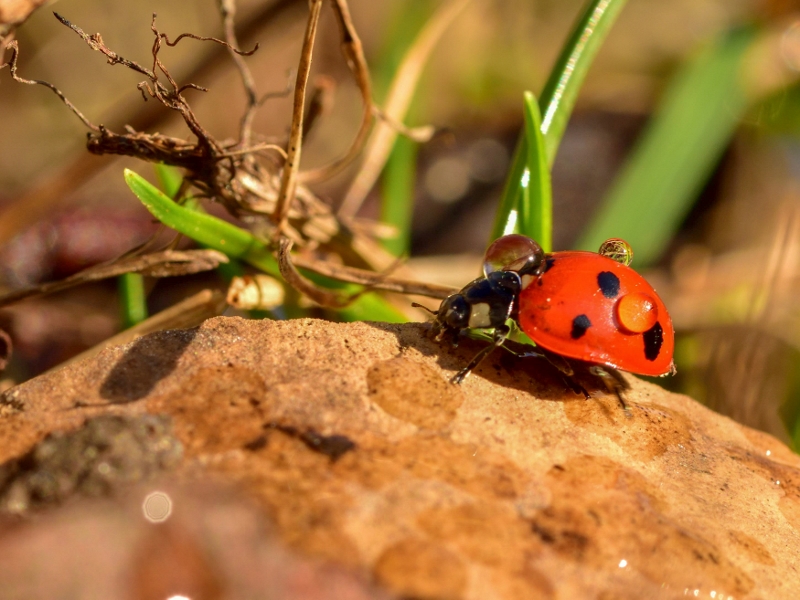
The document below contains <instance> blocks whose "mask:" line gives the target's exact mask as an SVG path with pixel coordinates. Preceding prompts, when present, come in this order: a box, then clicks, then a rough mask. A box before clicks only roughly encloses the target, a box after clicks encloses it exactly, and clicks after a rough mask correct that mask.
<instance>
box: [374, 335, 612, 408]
mask: <svg viewBox="0 0 800 600" xmlns="http://www.w3.org/2000/svg"><path fill="white" fill-rule="evenodd" d="M368 324H369V325H371V326H373V327H375V328H376V329H380V330H382V331H387V332H390V333H392V334H393V335H395V336H396V337H397V340H398V342H399V343H400V345H401V346H403V347H406V348H414V349H415V350H417V351H419V352H420V353H422V354H423V355H424V356H435V357H436V362H437V363H438V365H439V367H441V368H442V369H443V370H445V371H448V372H452V373H451V375H455V373H457V372H458V371H459V370H460V369H462V368H463V367H464V366H466V365H467V364H469V361H470V360H471V359H472V358H473V357H474V356H475V355H476V354H477V353H478V352H479V351H480V350H481V349H482V348H485V347H486V344H487V342H484V341H481V340H475V339H471V338H469V337H467V336H466V335H462V336H460V337H459V343H458V346H457V347H454V346H452V345H451V344H449V343H447V342H441V343H440V342H436V341H435V340H433V339H432V338H431V335H430V325H429V324H427V323H419V324H415V325H416V326H412V325H411V324H404V325H402V326H399V325H395V324H390V323H375V322H370V323H368ZM532 350H533V347H531V346H527V345H523V344H519V343H516V342H511V341H509V342H506V345H505V347H504V348H498V349H497V350H495V351H494V352H492V353H491V354H489V356H487V357H486V359H485V360H484V361H483V362H481V364H480V365H479V366H478V368H477V369H475V370H474V371H473V372H472V373H471V374H470V377H481V378H484V379H487V380H488V381H491V382H492V383H495V384H498V385H502V386H503V387H506V388H511V389H518V390H521V391H525V392H530V393H532V394H534V395H536V396H537V397H538V398H540V399H542V400H550V401H556V402H565V401H566V402H569V401H574V400H583V399H584V396H583V395H582V393H581V392H580V391H578V390H577V389H576V384H577V385H578V387H582V388H584V389H585V390H586V391H587V392H588V393H590V394H594V393H597V392H599V393H601V394H605V393H607V390H606V388H605V386H604V385H603V382H602V380H600V379H599V378H598V377H596V376H594V375H591V374H590V373H589V372H588V369H587V368H586V365H584V364H583V363H581V362H580V361H571V362H570V364H571V366H572V367H573V368H575V371H576V373H575V375H574V376H573V377H572V378H568V377H565V376H564V375H563V374H562V373H561V372H560V371H559V370H558V369H557V368H556V367H555V366H554V365H553V364H551V363H550V362H548V360H547V359H545V358H544V357H541V356H526V355H525V354H526V353H530V352H531V351H532Z"/></svg>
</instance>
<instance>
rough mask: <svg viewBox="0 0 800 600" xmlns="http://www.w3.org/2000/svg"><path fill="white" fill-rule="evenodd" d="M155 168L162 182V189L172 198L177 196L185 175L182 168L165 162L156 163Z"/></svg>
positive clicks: (160, 182) (159, 181) (159, 180)
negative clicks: (181, 170)
mask: <svg viewBox="0 0 800 600" xmlns="http://www.w3.org/2000/svg"><path fill="white" fill-rule="evenodd" d="M153 170H154V171H155V172H156V177H158V183H159V184H161V189H162V190H164V193H165V194H166V195H167V196H169V197H170V198H175V196H177V195H178V192H179V191H180V189H181V185H183V175H181V172H180V169H178V168H176V167H172V166H170V165H165V164H164V163H156V164H154V165H153Z"/></svg>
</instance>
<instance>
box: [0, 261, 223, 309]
mask: <svg viewBox="0 0 800 600" xmlns="http://www.w3.org/2000/svg"><path fill="white" fill-rule="evenodd" d="M227 262H228V257H227V256H225V255H224V254H223V253H222V252H217V251H216V250H184V251H179V250H165V251H163V252H154V253H152V254H145V255H143V256H136V255H134V256H126V257H123V258H120V259H118V260H115V261H114V262H112V263H105V264H102V265H95V266H93V267H89V268H88V269H84V270H83V271H80V272H78V273H75V274H74V275H70V276H69V277H67V278H65V279H61V280H60V281H51V282H48V283H42V284H40V285H34V286H31V287H27V288H23V289H21V290H14V291H13V292H10V293H8V294H4V295H0V306H4V305H7V304H11V303H13V302H18V301H19V300H23V299H25V298H30V297H33V296H39V295H43V294H51V293H53V292H57V291H61V290H65V289H68V288H71V287H74V286H76V285H80V284H82V283H88V282H90V281H100V280H101V279H108V278H110V277H116V276H117V275H123V274H125V273H140V274H142V275H147V276H149V277H175V276H178V275H190V274H192V273H200V272H202V271H210V270H211V269H214V268H216V267H217V266H219V265H220V264H221V263H227Z"/></svg>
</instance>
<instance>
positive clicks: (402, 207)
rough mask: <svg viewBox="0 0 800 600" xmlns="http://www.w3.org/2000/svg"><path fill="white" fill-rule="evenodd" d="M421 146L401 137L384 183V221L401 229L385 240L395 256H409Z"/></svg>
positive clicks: (396, 142) (388, 164)
mask: <svg viewBox="0 0 800 600" xmlns="http://www.w3.org/2000/svg"><path fill="white" fill-rule="evenodd" d="M417 146H418V144H417V143H416V142H414V141H411V140H409V139H408V138H405V137H399V138H397V140H395V142H394V148H392V153H391V154H390V155H389V160H388V161H387V162H386V169H385V170H384V172H383V178H382V180H381V222H383V223H386V224H387V225H392V226H393V227H394V228H395V229H396V230H397V235H396V236H395V237H391V238H387V239H385V240H383V246H384V248H386V249H387V250H388V251H389V252H391V253H392V254H394V255H395V256H403V255H407V254H408V252H409V246H410V244H411V217H412V214H413V211H414V182H415V180H416V173H417Z"/></svg>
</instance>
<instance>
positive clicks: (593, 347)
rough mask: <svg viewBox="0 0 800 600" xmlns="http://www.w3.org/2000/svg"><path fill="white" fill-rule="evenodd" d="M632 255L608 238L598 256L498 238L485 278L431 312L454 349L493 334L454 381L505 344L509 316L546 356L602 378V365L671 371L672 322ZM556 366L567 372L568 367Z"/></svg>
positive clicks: (489, 252)
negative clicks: (476, 334) (475, 334)
mask: <svg viewBox="0 0 800 600" xmlns="http://www.w3.org/2000/svg"><path fill="white" fill-rule="evenodd" d="M632 255H633V253H632V251H631V249H630V246H629V245H628V244H627V242H625V241H624V240H620V239H610V240H607V241H606V242H605V243H603V245H602V246H601V247H600V251H599V252H583V251H568V252H552V253H545V252H544V251H543V250H542V248H541V246H539V244H537V243H536V242H535V241H533V240H532V239H530V238H528V237H525V236H522V235H517V234H512V235H506V236H503V237H501V238H499V239H497V240H496V241H495V242H493V243H492V244H491V245H490V246H489V248H488V249H487V251H486V255H485V258H484V276H483V277H480V278H478V279H476V280H475V281H473V282H471V283H469V284H467V285H466V286H465V287H464V288H463V289H462V290H460V291H459V292H456V293H455V294H451V295H450V296H449V297H447V298H446V299H445V300H444V301H442V304H441V306H440V307H439V310H438V311H436V312H435V313H434V315H435V320H434V324H433V331H434V335H435V337H436V339H437V340H438V341H442V340H443V339H445V338H450V340H451V341H452V342H453V343H454V344H455V343H456V342H457V339H458V336H459V335H460V333H461V332H462V331H463V330H465V329H493V330H494V343H493V344H492V345H490V346H488V347H486V348H484V349H483V350H482V351H481V352H480V353H478V355H476V356H475V358H474V359H473V360H472V361H471V362H470V363H469V364H468V365H467V366H466V367H465V368H464V369H462V370H461V371H460V372H459V373H458V374H457V375H456V376H455V377H454V378H453V381H454V382H455V383H461V382H462V381H463V380H464V378H465V377H466V376H467V375H468V374H469V373H470V371H472V370H473V369H474V368H475V367H476V366H477V365H478V364H479V363H480V362H481V360H483V358H485V357H486V356H487V355H488V354H489V353H490V352H491V351H492V350H494V349H495V348H497V347H499V346H501V345H502V344H503V343H504V342H505V340H506V338H507V337H508V335H509V333H510V328H509V327H508V325H507V321H508V320H509V319H512V320H513V321H515V322H516V323H517V324H518V325H519V327H520V328H521V329H522V331H524V332H525V333H526V334H527V335H528V337H530V338H531V339H532V340H533V341H534V342H535V343H536V345H537V346H539V347H541V348H542V349H544V351H546V353H545V356H547V355H548V354H550V355H557V356H561V357H564V358H567V359H576V360H578V361H582V362H585V363H590V364H591V365H594V366H595V367H596V370H595V371H594V372H595V374H601V375H602V374H607V373H604V372H603V370H602V367H610V368H611V369H612V370H616V369H619V370H622V371H629V372H631V373H638V374H641V375H667V374H672V373H674V372H675V366H674V363H673V361H672V354H673V349H674V345H675V332H674V330H673V328H672V320H671V319H670V316H669V313H668V312H667V307H666V306H665V305H664V302H663V301H662V300H661V298H659V296H658V294H657V293H656V291H655V290H654V289H653V287H652V286H651V285H650V284H649V283H647V281H645V279H644V278H643V277H642V276H641V275H639V274H638V273H637V272H636V271H634V270H633V269H631V268H630V267H629V266H628V265H629V264H630V260H631V258H632ZM551 362H554V361H551ZM554 364H556V366H559V364H558V363H556V362H554ZM559 368H561V370H562V371H564V372H565V373H567V374H568V375H571V374H572V373H571V369H570V368H569V367H566V368H565V367H561V366H559ZM615 377H617V378H618V376H615ZM623 406H624V401H623Z"/></svg>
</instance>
